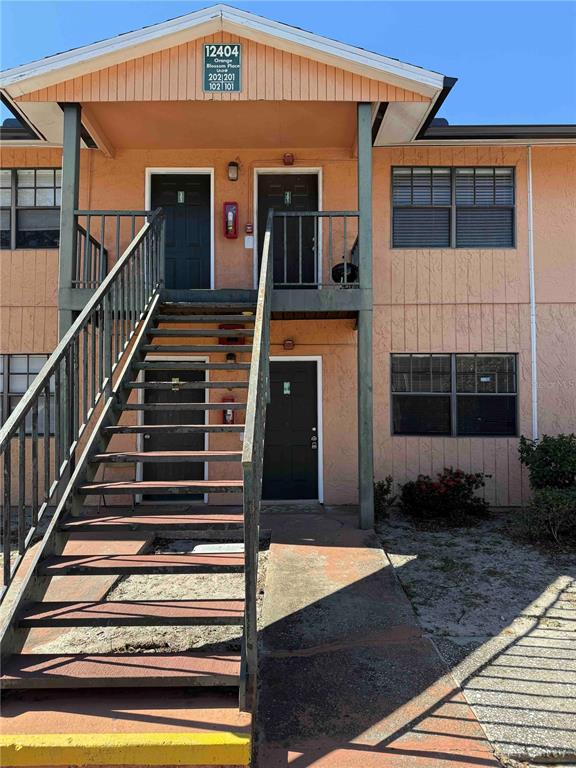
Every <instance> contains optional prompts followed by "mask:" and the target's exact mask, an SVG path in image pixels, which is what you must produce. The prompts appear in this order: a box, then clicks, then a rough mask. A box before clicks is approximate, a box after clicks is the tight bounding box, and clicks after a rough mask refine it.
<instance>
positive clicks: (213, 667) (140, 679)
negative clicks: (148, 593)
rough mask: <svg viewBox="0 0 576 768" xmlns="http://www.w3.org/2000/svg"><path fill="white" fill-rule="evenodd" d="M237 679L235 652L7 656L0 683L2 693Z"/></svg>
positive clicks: (215, 683)
mask: <svg viewBox="0 0 576 768" xmlns="http://www.w3.org/2000/svg"><path fill="white" fill-rule="evenodd" d="M239 680H240V656H239V655H238V654H235V653H225V652H224V653H218V654H215V653H206V652H201V651H189V652H186V653H130V654H127V653H116V654H104V653H102V654H86V653H82V654H75V655H58V654H36V653H30V654H19V655H17V656H12V657H10V658H8V659H7V660H6V662H5V664H4V667H3V674H2V676H1V677H0V682H1V683H2V686H3V687H4V689H5V690H15V689H32V688H35V689H40V688H88V687H93V688H119V687H162V688H164V687H167V686H212V687H213V686H229V685H238V683H239Z"/></svg>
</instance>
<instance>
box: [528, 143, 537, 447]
mask: <svg viewBox="0 0 576 768" xmlns="http://www.w3.org/2000/svg"><path fill="white" fill-rule="evenodd" d="M527 184H528V270H529V276H530V355H531V360H530V368H531V371H530V372H531V381H532V439H533V440H538V438H539V431H538V346H537V322H536V280H535V271H534V212H533V208H532V205H533V204H532V145H531V144H529V145H528V171H527Z"/></svg>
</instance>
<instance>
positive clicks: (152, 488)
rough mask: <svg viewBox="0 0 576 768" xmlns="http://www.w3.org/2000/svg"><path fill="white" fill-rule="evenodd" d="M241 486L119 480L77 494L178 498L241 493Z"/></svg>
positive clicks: (238, 483)
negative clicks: (142, 495) (187, 495)
mask: <svg viewBox="0 0 576 768" xmlns="http://www.w3.org/2000/svg"><path fill="white" fill-rule="evenodd" d="M242 486H243V482H242V480H149V481H144V480H143V481H141V482H138V481H129V480H127V481H122V480H120V481H118V482H112V483H90V484H88V485H81V486H80V487H79V488H78V493H80V494H81V495H83V496H102V495H104V494H113V495H116V494H130V495H133V494H135V493H145V494H147V495H154V494H156V495H158V494H159V495H161V496H163V495H164V494H169V495H174V496H178V495H179V494H189V493H242Z"/></svg>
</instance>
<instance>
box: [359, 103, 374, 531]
mask: <svg viewBox="0 0 576 768" xmlns="http://www.w3.org/2000/svg"><path fill="white" fill-rule="evenodd" d="M357 136H358V210H359V213H360V215H359V222H358V249H359V272H360V275H359V278H360V289H361V290H363V291H364V292H365V293H366V295H367V297H368V300H369V301H368V306H369V309H361V310H360V311H359V312H358V363H357V366H358V496H359V503H360V527H361V528H372V527H373V526H374V435H373V429H374V423H373V404H372V368H373V363H372V105H371V104H369V103H364V104H358V131H357Z"/></svg>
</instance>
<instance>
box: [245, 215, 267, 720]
mask: <svg viewBox="0 0 576 768" xmlns="http://www.w3.org/2000/svg"><path fill="white" fill-rule="evenodd" d="M273 218H274V211H273V210H272V209H270V211H269V212H268V218H267V221H266V231H265V234H264V241H263V245H262V259H261V262H260V279H259V283H258V297H257V302H256V319H255V325H254V339H253V342H252V344H253V346H252V362H251V365H250V377H249V381H248V398H247V405H246V420H245V427H244V443H243V448H242V471H243V480H244V553H245V554H244V568H245V592H246V604H245V614H244V615H245V631H244V655H245V665H246V670H245V691H244V696H245V706H246V707H250V706H252V705H253V703H254V696H255V693H256V688H257V682H256V681H257V663H258V657H257V645H258V628H257V580H258V547H259V540H260V535H259V517H260V503H261V500H262V470H263V461H264V431H265V426H266V406H267V403H268V401H269V399H270V316H271V308H272V277H273V274H272V273H273V270H272V261H273V260H272V253H271V252H272V242H271V238H272V227H273Z"/></svg>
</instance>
